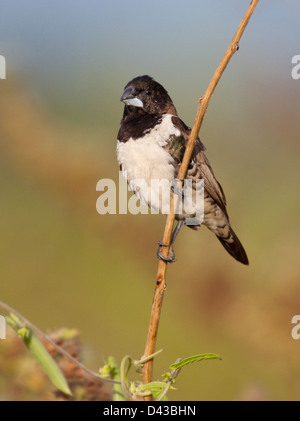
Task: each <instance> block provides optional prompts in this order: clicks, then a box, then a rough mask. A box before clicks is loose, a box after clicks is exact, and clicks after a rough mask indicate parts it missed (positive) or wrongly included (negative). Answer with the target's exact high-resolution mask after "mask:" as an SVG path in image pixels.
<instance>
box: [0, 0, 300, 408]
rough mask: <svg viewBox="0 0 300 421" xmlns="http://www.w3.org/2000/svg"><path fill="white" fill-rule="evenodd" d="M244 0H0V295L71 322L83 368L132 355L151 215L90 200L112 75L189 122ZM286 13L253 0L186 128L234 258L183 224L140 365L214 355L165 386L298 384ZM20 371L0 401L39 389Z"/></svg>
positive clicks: (201, 393)
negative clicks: (215, 196) (3, 74)
mask: <svg viewBox="0 0 300 421" xmlns="http://www.w3.org/2000/svg"><path fill="white" fill-rule="evenodd" d="M248 3H249V1H248V0H245V1H241V0H228V1H226V2H224V1H222V0H213V1H210V2H207V1H204V0H203V1H202V0H186V1H184V2H183V1H179V0H172V1H170V0H163V1H162V0H160V1H158V0H151V1H149V0H143V1H137V0H127V1H123V0H109V1H108V0H101V1H96V0H90V1H89V2H85V1H83V0H72V1H71V0H64V1H58V0H52V1H51V2H50V1H37V0H36V1H33V0H27V1H26V2H24V1H21V0H2V1H1V6H0V54H1V55H3V56H4V57H5V58H6V63H7V79H6V80H0V184H1V196H0V209H1V213H0V236H1V241H0V277H1V288H0V300H2V301H5V302H7V303H8V304H10V305H11V306H13V307H15V308H16V309H18V310H19V311H20V312H21V313H23V314H24V315H25V316H26V317H27V318H28V319H29V320H31V321H32V322H34V323H35V324H37V325H38V326H39V327H40V328H41V329H42V330H44V331H47V330H48V329H50V330H53V329H56V328H58V327H61V326H68V327H76V328H78V329H79V330H80V331H81V338H82V342H83V343H84V348H85V362H86V363H87V364H88V365H89V366H90V367H91V368H93V369H95V370H97V368H98V367H99V366H100V365H103V361H104V359H105V358H106V357H107V356H108V355H111V354H112V355H114V356H115V357H116V358H117V359H118V360H119V361H120V359H121V358H122V356H124V355H125V354H131V355H132V356H133V357H134V358H139V357H140V356H141V355H142V354H143V350H144V345H145V340H146V333H147V326H148V320H149V316H150V309H151V303H152V297H153V291H154V284H155V276H156V270H157V259H156V248H157V241H158V240H159V239H160V238H161V237H162V233H163V228H164V223H165V216H158V215H137V216H133V215H104V216H100V215H98V214H97V212H96V200H97V197H98V196H99V193H98V192H96V183H97V181H98V180H99V179H101V178H112V179H114V180H116V181H117V180H118V164H117V161H116V156H115V148H116V135H117V132H118V128H119V122H120V119H121V116H122V109H123V106H122V104H121V103H120V101H119V98H120V96H121V94H122V90H123V87H124V86H125V84H126V83H127V82H128V81H129V80H130V79H132V78H133V77H135V76H137V75H141V74H150V75H151V76H153V77H154V78H155V79H156V80H157V81H158V82H160V83H162V84H163V85H164V86H165V87H166V89H167V90H168V91H169V93H170V95H171V97H172V99H173V100H174V103H175V105H176V107H177V110H178V112H179V115H180V116H181V118H182V119H183V120H184V121H185V122H186V123H187V124H188V125H192V124H193V121H194V117H195V113H196V109H197V104H198V99H199V97H200V96H201V95H202V94H203V93H204V91H205V89H206V87H207V85H208V83H209V81H210V78H211V77H212V75H213V72H214V70H215V68H216V66H217V65H218V63H219V61H220V59H221V58H222V56H223V54H224V52H225V50H226V48H227V46H228V44H229V42H230V40H231V38H232V36H233V34H234V32H235V30H236V28H237V26H238V24H239V22H240V20H241V18H242V16H243V15H244V13H245V11H246V9H247V7H248ZM299 13H300V3H299V1H298V0H289V1H288V0H285V1H274V0H265V1H261V2H260V4H259V5H258V7H257V9H256V11H255V12H254V15H253V17H252V19H251V21H250V23H249V25H248V27H247V29H246V32H245V34H244V36H243V38H242V40H241V42H240V50H239V51H238V53H237V54H236V55H235V56H234V57H233V59H232V61H231V62H230V64H229V66H228V68H227V69H226V71H225V73H224V75H223V77H222V79H221V81H220V83H219V85H218V87H217V89H216V91H215V93H214V96H213V98H212V100H211V103H210V105H209V108H208V112H207V115H206V118H205V120H204V125H203V128H202V129H201V133H200V137H201V139H202V141H203V142H204V144H205V145H206V147H207V153H208V157H209V159H210V161H211V164H212V166H213V168H214V171H215V174H216V176H217V178H218V179H219V181H220V182H221V184H222V185H223V188H224V190H225V193H226V196H227V201H228V211H229V214H230V217H231V222H232V225H233V228H234V230H235V231H236V232H237V234H238V236H239V237H240V239H241V241H242V243H243V245H244V246H245V248H246V250H247V253H248V257H249V260H250V266H249V268H248V267H244V266H242V265H241V264H239V263H237V262H236V261H234V260H233V259H232V258H231V257H230V256H229V255H228V254H227V253H226V252H225V251H224V250H223V248H222V247H221V246H220V244H219V242H218V241H217V240H216V239H215V237H214V236H213V235H212V234H211V233H210V232H209V231H208V230H207V229H206V228H202V229H201V230H200V232H198V233H197V232H193V231H191V230H183V231H182V232H181V234H180V237H179V238H178V240H177V243H176V257H177V259H178V261H177V262H176V263H175V264H173V265H169V267H168V272H167V284H168V288H167V292H166V295H165V300H164V305H163V311H162V317H161V322H160V330H159V337H158V344H157V348H158V349H159V348H163V349H164V352H163V353H162V354H161V355H160V356H159V357H158V358H157V360H156V363H155V373H154V377H155V378H159V376H160V374H161V373H162V372H163V371H164V370H166V369H167V368H168V365H169V364H170V363H172V362H174V361H175V360H176V358H178V357H186V356H189V355H193V354H197V353H203V352H215V353H218V354H220V355H221V356H222V358H223V359H222V361H207V362H202V363H200V364H198V365H191V366H188V367H187V368H186V369H185V370H183V371H182V373H181V374H180V377H179V378H178V382H177V388H178V390H177V391H174V392H172V393H171V394H170V396H169V397H170V398H171V399H173V400H256V399H257V400H259V399H262V400H288V399H290V400H298V399H299V397H300V380H299V379H300V376H299V374H300V360H299V349H300V348H299V347H300V340H299V341H297V340H294V339H292V336H291V330H292V327H293V325H292V324H291V319H292V316H293V315H295V314H300V279H299V272H300V270H299V269H300V268H299V228H298V216H299V203H300V202H299V149H300V146H299V133H300V130H299V129H300V123H299V111H300V80H294V79H293V78H292V76H291V70H292V67H293V65H292V64H291V60H292V57H293V56H294V55H297V54H300V50H299V48H300V47H299V39H300V26H299V16H300V14H299ZM1 347H3V341H1V342H0V355H1ZM12 358H13V357H12ZM18 375H19V373H18V371H17V370H16V371H15V372H14V373H13V374H11V375H9V374H8V373H6V374H5V376H3V375H2V376H1V373H0V377H1V379H0V398H1V399H41V396H39V392H38V390H34V392H32V394H25V395H23V394H22V383H21V385H19V389H18V393H19V394H16V393H15V394H14V393H13V392H12V391H13V390H14V388H13V385H14V382H15V381H16V378H17V377H18ZM33 389H34V388H33Z"/></svg>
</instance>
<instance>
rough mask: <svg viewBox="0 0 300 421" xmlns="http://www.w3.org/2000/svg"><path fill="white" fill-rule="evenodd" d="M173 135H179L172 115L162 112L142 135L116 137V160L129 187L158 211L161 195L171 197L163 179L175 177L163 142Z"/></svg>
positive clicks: (170, 158)
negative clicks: (160, 117)
mask: <svg viewBox="0 0 300 421" xmlns="http://www.w3.org/2000/svg"><path fill="white" fill-rule="evenodd" d="M172 135H175V136H179V135H180V131H179V130H178V129H177V128H176V127H175V126H174V124H173V122H172V115H171V114H165V115H163V117H162V120H161V122H160V123H159V124H157V125H156V126H155V127H154V128H153V129H152V130H151V131H150V132H149V133H146V134H145V135H144V136H143V137H141V138H139V139H132V138H130V139H129V140H128V141H127V142H120V141H118V145H117V158H118V162H119V164H120V165H121V166H122V171H123V175H124V177H125V178H126V180H127V181H128V183H129V186H130V188H131V189H132V190H133V191H135V192H136V193H137V194H138V196H139V197H140V199H142V200H143V201H144V202H145V203H147V204H148V205H149V206H150V207H151V208H152V209H153V210H156V211H161V210H162V207H163V206H164V204H163V203H162V197H163V198H165V199H164V200H167V199H166V198H167V197H168V200H169V197H170V186H169V184H168V183H167V182H164V181H163V180H166V181H169V182H171V181H172V180H173V178H174V166H173V165H172V164H173V158H172V156H171V155H170V154H169V153H168V152H167V151H166V150H165V149H164V148H163V146H165V145H166V144H167V142H168V140H169V138H170V136H172ZM140 180H143V182H142V183H141V182H140ZM153 180H157V181H159V182H160V183H159V184H158V183H157V182H153ZM137 187H138V188H137ZM150 197H151V200H150ZM150 202H151V203H150Z"/></svg>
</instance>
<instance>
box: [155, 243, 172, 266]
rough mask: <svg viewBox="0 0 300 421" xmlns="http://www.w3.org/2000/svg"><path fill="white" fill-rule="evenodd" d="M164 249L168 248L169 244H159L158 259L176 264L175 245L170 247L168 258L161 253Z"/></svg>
mask: <svg viewBox="0 0 300 421" xmlns="http://www.w3.org/2000/svg"><path fill="white" fill-rule="evenodd" d="M162 247H168V245H167V244H163V243H162V242H161V241H159V242H158V249H157V253H156V255H157V257H158V259H161V260H163V261H164V262H167V263H173V262H175V253H174V248H173V245H172V244H171V245H170V249H169V255H168V256H164V255H163V254H162V252H161V249H162Z"/></svg>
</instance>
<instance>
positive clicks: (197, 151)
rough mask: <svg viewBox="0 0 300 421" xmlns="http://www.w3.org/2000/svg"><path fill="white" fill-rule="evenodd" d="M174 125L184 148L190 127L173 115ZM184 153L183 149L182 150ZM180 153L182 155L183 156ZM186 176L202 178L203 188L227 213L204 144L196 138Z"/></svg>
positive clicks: (222, 195)
mask: <svg viewBox="0 0 300 421" xmlns="http://www.w3.org/2000/svg"><path fill="white" fill-rule="evenodd" d="M172 120H173V123H174V125H175V126H176V127H177V128H178V129H179V130H180V132H181V133H182V136H183V139H184V150H185V146H186V145H187V142H188V140H189V136H190V133H191V129H190V127H188V126H186V125H185V123H184V122H183V121H182V120H180V118H179V117H173V119H172ZM182 143H183V141H182ZM183 153H184V151H183ZM183 153H182V157H183ZM187 178H192V179H199V178H200V179H203V180H204V189H205V190H206V191H207V193H208V194H209V195H210V196H211V197H212V199H213V200H214V201H215V202H216V203H217V204H218V206H219V207H220V208H221V209H222V211H223V212H224V213H225V215H226V216H227V217H228V215H227V211H226V198H225V194H224V192H223V189H222V187H221V185H220V183H219V182H218V181H217V179H216V177H215V175H214V173H213V170H212V168H211V166H210V163H209V161H208V158H207V156H206V154H205V146H204V145H203V143H202V142H201V140H200V139H199V138H198V139H197V140H196V143H195V147H194V150H193V153H192V157H191V161H190V164H189V167H188V170H187Z"/></svg>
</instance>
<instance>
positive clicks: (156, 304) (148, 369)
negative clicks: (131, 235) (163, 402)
mask: <svg viewBox="0 0 300 421" xmlns="http://www.w3.org/2000/svg"><path fill="white" fill-rule="evenodd" d="M258 1H259V0H252V2H251V3H250V5H249V7H248V10H247V12H246V14H245V16H244V18H243V19H242V21H241V23H240V25H239V27H238V29H237V31H236V33H235V35H234V37H233V38H232V41H231V43H230V45H229V47H228V49H227V51H226V53H225V55H224V57H223V58H222V60H221V62H220V64H219V66H218V67H217V70H216V71H215V74H214V75H213V78H212V79H211V81H210V83H209V85H208V87H207V90H206V92H205V94H204V96H203V97H202V98H200V100H199V105H198V109H197V114H196V118H195V122H194V125H193V128H192V131H191V135H190V138H189V141H188V144H187V147H186V150H185V154H184V157H183V161H182V164H181V167H180V170H179V173H178V179H179V180H183V179H184V177H185V174H186V171H187V168H188V164H189V162H190V159H191V156H192V152H193V149H194V145H195V142H196V139H197V137H198V134H199V130H200V128H201V125H202V122H203V118H204V115H205V112H206V110H207V107H208V104H209V101H210V99H211V97H212V94H213V92H214V90H215V88H216V86H217V84H218V82H219V80H220V78H221V76H222V74H223V72H224V70H225V68H226V66H227V64H228V63H229V61H230V59H231V58H232V56H233V55H234V53H235V52H236V51H237V50H238V48H239V41H240V39H241V36H242V35H243V32H244V30H245V28H246V26H247V24H248V22H249V20H250V18H251V15H252V13H253V11H254V9H255V7H256V6H257V3H258ZM177 200H178V196H177V195H176V194H174V193H173V194H172V197H171V206H170V214H169V215H168V218H167V221H166V225H165V230H164V236H163V244H170V241H171V235H172V230H173V225H174V219H175V215H174V209H176V204H177ZM162 253H163V254H164V255H165V256H168V254H169V246H167V247H164V248H163V249H162ZM166 270H167V263H166V262H164V261H163V260H159V264H158V271H157V278H156V286H155V292H154V298H153V303H152V309H151V316H150V322H149V328H148V335H147V341H146V347H145V351H144V355H143V357H142V358H145V357H147V356H149V355H151V354H153V353H154V352H155V345H156V338H157V331H158V325H159V319H160V313H161V308H162V303H163V297H164V292H165V289H166ZM152 371H153V360H150V361H148V362H147V363H145V365H144V368H143V381H144V383H149V382H151V380H152ZM150 399H151V397H150ZM150 399H149V397H147V400H150Z"/></svg>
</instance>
